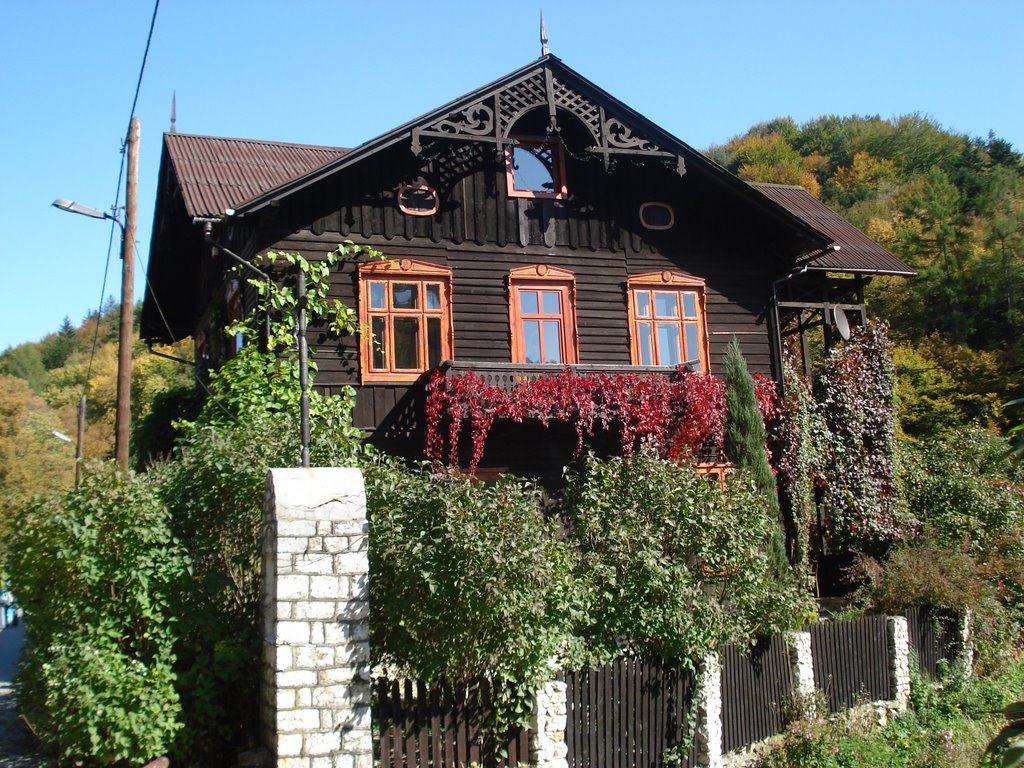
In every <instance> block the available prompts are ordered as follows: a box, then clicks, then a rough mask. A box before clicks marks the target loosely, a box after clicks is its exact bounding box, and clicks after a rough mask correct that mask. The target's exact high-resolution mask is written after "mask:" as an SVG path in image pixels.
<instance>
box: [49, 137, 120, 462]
mask: <svg viewBox="0 0 1024 768" xmlns="http://www.w3.org/2000/svg"><path fill="white" fill-rule="evenodd" d="M125 149H126V150H127V153H128V178H127V184H126V194H125V208H124V223H123V224H122V223H121V220H120V219H119V218H118V217H117V216H116V215H115V214H113V213H106V212H104V211H98V210H96V209H95V208H90V207H89V206H87V205H82V204H81V203H76V202H75V201H73V200H65V199H64V198H57V199H56V200H54V201H53V206H54V207H55V208H60V209H61V210H62V211H70V212H71V213H78V214H81V215H82V216H89V217H91V218H93V219H110V220H111V221H114V222H116V223H117V225H118V226H119V227H120V228H121V327H120V332H119V333H118V340H117V416H116V420H115V428H114V457H115V458H116V459H117V463H118V464H120V465H121V467H123V468H124V469H127V468H128V438H129V434H130V432H131V399H132V335H133V330H132V311H133V309H134V306H135V305H134V301H133V298H132V292H133V288H134V285H133V283H134V280H135V220H136V215H137V210H138V184H139V118H137V117H133V118H132V120H131V123H130V125H129V127H128V138H127V140H126V141H125ZM84 399H85V398H83V400H84ZM84 413H85V407H84V403H80V404H79V415H78V421H79V427H78V429H79V433H80V434H81V431H82V422H83V421H84Z"/></svg>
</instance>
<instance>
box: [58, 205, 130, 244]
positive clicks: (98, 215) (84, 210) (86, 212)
mask: <svg viewBox="0 0 1024 768" xmlns="http://www.w3.org/2000/svg"><path fill="white" fill-rule="evenodd" d="M50 205H52V206H53V207H54V208H60V209H61V210H62V211H70V212H71V213H80V214H82V215H83V216H91V217H92V218H94V219H110V220H111V221H113V222H116V223H117V226H119V227H120V228H121V234H122V235H123V234H124V224H122V223H121V219H119V218H118V217H117V216H116V215H115V214H113V213H107V212H106V211H97V210H96V209H95V208H90V207H89V206H87V205H82V204H81V203H76V202H75V201H74V200H66V199H65V198H63V197H58V198H57V199H56V200H54V201H53V202H52V203H50Z"/></svg>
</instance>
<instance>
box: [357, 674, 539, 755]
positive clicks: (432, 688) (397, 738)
mask: <svg viewBox="0 0 1024 768" xmlns="http://www.w3.org/2000/svg"><path fill="white" fill-rule="evenodd" d="M502 685H508V684H507V683H503V682H499V681H495V680H489V679H487V678H478V679H475V680H472V681H469V682H466V683H456V684H451V683H449V682H447V681H438V682H435V683H431V684H429V685H428V684H427V683H424V682H423V681H422V680H418V681H413V680H389V679H387V678H378V679H377V680H375V681H374V685H373V715H374V729H375V737H376V738H375V743H374V752H375V754H374V758H375V762H376V763H377V764H378V765H380V766H381V768H465V766H468V765H470V764H477V765H480V766H483V768H514V766H516V765H519V764H520V763H522V764H524V765H525V764H527V763H529V760H530V758H529V740H528V732H527V730H526V729H525V728H520V727H513V728H509V729H507V730H504V731H503V732H502V733H495V727H494V718H495V707H494V698H495V697H494V694H495V692H496V689H497V688H499V687H500V686H502Z"/></svg>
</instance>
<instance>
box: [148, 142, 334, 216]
mask: <svg viewBox="0 0 1024 768" xmlns="http://www.w3.org/2000/svg"><path fill="white" fill-rule="evenodd" d="M164 145H165V147H166V150H167V154H168V156H169V157H170V160H171V163H172V164H173V166H174V174H175V177H176V178H177V180H178V184H180V186H181V194H182V198H183V199H184V201H185V209H186V210H187V212H188V214H189V215H190V216H193V217H199V218H221V217H222V216H223V215H224V211H225V210H226V209H228V208H236V207H238V206H239V205H241V204H242V203H244V202H245V201H247V200H251V199H252V198H254V197H257V196H259V195H262V194H263V193H264V192H267V191H269V190H271V189H275V188H276V187H279V186H280V185H282V184H284V183H285V182H288V181H290V180H292V179H294V178H296V177H298V176H302V175H304V174H306V173H308V172H309V171H312V170H314V169H316V168H320V167H321V166H323V165H324V164H326V163H328V162H330V161H332V160H336V159H337V158H339V157H341V156H342V155H344V154H345V153H346V152H347V151H348V150H347V149H341V148H338V147H317V146H309V145H304V144H285V143H282V142H276V141H257V140H253V139H227V138H221V137H216V136H193V135H189V134H184V133H166V134H164Z"/></svg>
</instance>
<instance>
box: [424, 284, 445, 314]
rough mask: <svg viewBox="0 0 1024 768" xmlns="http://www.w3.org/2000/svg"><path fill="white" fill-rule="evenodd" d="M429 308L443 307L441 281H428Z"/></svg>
mask: <svg viewBox="0 0 1024 768" xmlns="http://www.w3.org/2000/svg"><path fill="white" fill-rule="evenodd" d="M425 287H426V289H427V309H440V308H441V286H440V284H439V283H427V284H426V286H425Z"/></svg>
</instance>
